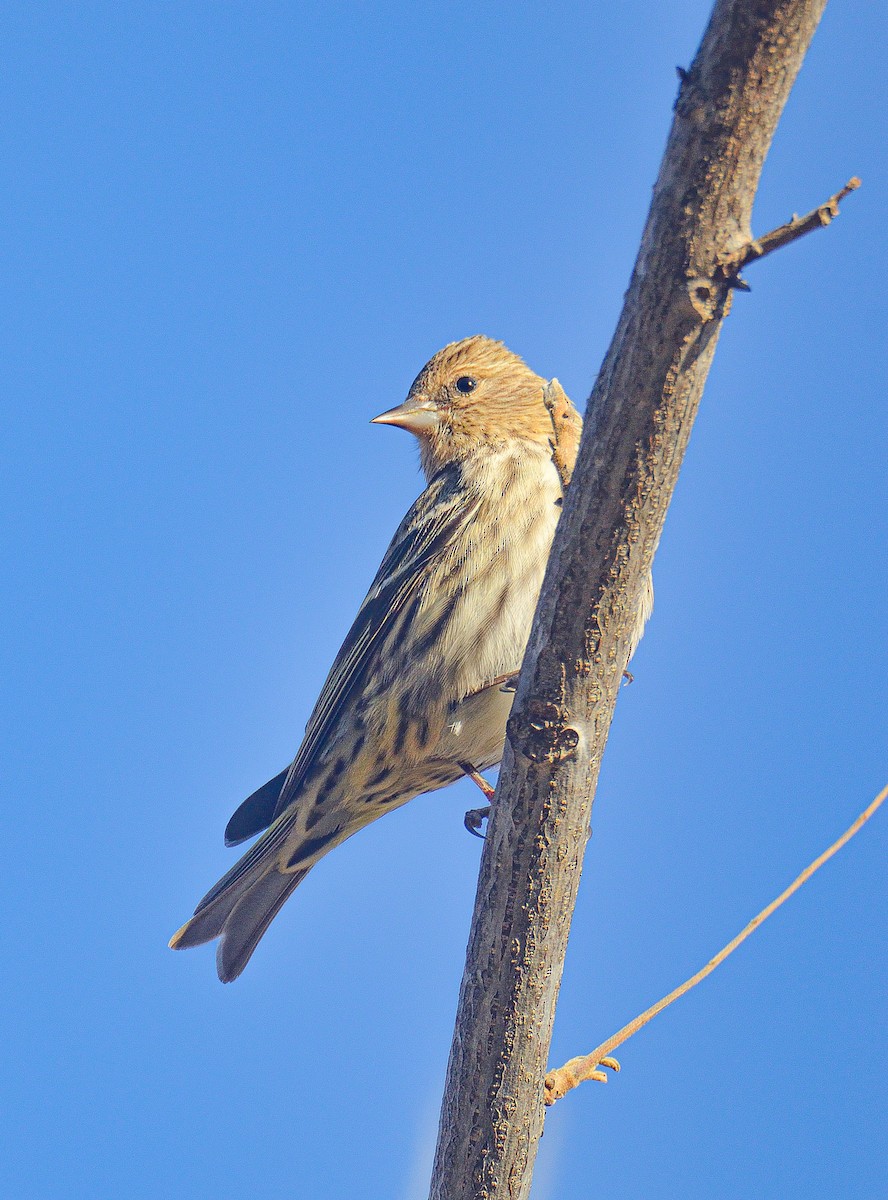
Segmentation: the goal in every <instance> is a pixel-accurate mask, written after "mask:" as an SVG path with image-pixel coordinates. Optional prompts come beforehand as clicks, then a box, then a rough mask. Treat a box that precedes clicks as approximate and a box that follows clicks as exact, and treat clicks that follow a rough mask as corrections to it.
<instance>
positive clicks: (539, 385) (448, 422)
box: [374, 335, 552, 478]
mask: <svg viewBox="0 0 888 1200" xmlns="http://www.w3.org/2000/svg"><path fill="white" fill-rule="evenodd" d="M545 386H546V380H545V379H542V378H540V376H539V375H536V374H535V373H534V372H533V371H531V369H530V368H529V367H528V366H527V365H526V363H525V362H524V361H523V360H522V359H520V358H519V357H518V355H517V354H513V353H512V352H511V350H507V349H506V347H505V346H504V345H503V343H502V342H496V341H494V340H493V339H492V338H488V337H483V336H481V335H478V336H476V337H470V338H464V339H463V340H462V341H461V342H451V344H450V345H449V346H445V347H444V349H443V350H439V351H438V353H437V354H436V355H435V356H434V358H432V359H430V360H429V362H427V363H426V365H425V366H424V367H423V369H422V370H421V371H420V373H419V374H418V375H417V377H416V379H415V380H414V382H413V386H412V387H411V388H410V391H409V392H408V394H407V399H406V400H405V401H404V403H403V404H401V405H399V406H398V407H397V408H392V409H389V411H388V412H384V413H381V414H380V415H379V416H378V417H375V418H374V423H375V424H378V425H397V426H399V428H401V429H407V430H409V431H410V433H413V434H415V435H416V437H417V438H418V439H419V444H420V452H421V456H422V465H423V470H424V471H425V473H426V475H427V476H428V477H429V478H431V476H432V475H434V474H435V472H436V471H438V470H440V468H441V467H442V466H444V465H445V464H447V463H450V462H455V461H459V460H461V459H464V458H466V457H468V456H469V455H471V454H473V453H475V452H476V451H478V450H479V449H484V448H491V449H495V448H497V447H501V446H505V445H507V444H508V443H509V442H511V441H520V440H524V441H530V442H535V443H537V444H539V445H541V446H548V445H549V443H550V440H551V438H552V420H551V417H550V416H549V412H548V410H547V409H546V406H545V404H544V403H543V390H544V388H545Z"/></svg>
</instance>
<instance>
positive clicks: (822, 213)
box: [718, 175, 860, 287]
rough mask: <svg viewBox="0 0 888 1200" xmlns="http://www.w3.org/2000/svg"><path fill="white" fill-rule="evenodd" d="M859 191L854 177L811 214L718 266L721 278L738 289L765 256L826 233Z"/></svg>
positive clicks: (749, 245)
mask: <svg viewBox="0 0 888 1200" xmlns="http://www.w3.org/2000/svg"><path fill="white" fill-rule="evenodd" d="M859 187H860V180H859V179H858V178H857V176H856V175H853V176H852V177H851V178H850V179H849V180H848V182H847V183H846V184H845V186H844V187H843V188H841V189H840V190H839V191H838V192H836V194H835V195H834V196H830V198H829V199H828V200H826V201H824V203H823V204H819V205H818V206H817V208H814V209H812V210H811V212H809V213H806V214H805V215H804V216H803V217H797V216H794V217H793V218H792V220H791V221H787V222H786V224H785V225H778V227H777V228H776V229H772V230H771V232H770V233H766V234H764V235H763V236H762V237H760V238H755V239H754V240H753V241H751V242H747V243H746V245H745V246H743V247H741V249H740V250H739V251H738V252H737V253H735V254H732V255H730V257H728V258H726V259H725V261H724V262H723V263H720V264H719V267H718V273H719V275H721V277H722V278H723V279H725V280H726V281H730V282H733V283H734V286H735V287H736V286H737V284H738V276H739V274H740V272H741V271H742V270H743V268H744V267H746V266H748V265H749V264H750V263H751V262H756V261H757V259H760V258H764V257H765V255H766V254H773V253H774V251H775V250H780V249H781V248H782V247H783V246H788V245H789V244H790V242H794V241H796V240H797V239H798V238H800V237H804V236H805V234H806V233H811V231H812V230H814V229H823V228H824V227H825V226H826V225H829V224H830V223H831V222H832V221H833V220H834V219H835V218H836V217H837V216H838V215H839V204H840V203H841V202H842V201H843V200H844V199H845V197H846V196H850V195H851V193H852V192H855V191H856V190H857V189H858V188H859Z"/></svg>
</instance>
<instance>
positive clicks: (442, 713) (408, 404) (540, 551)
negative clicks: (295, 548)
mask: <svg viewBox="0 0 888 1200" xmlns="http://www.w3.org/2000/svg"><path fill="white" fill-rule="evenodd" d="M547 382H548V381H547V380H545V379H544V378H542V377H541V376H539V375H537V374H536V373H535V372H534V371H532V370H531V369H530V368H529V367H528V366H527V365H526V364H525V362H524V361H523V359H521V358H520V357H519V356H518V355H517V354H514V353H512V351H510V350H508V349H507V348H506V346H505V345H504V344H503V343H502V342H500V341H496V340H494V339H492V338H489V337H486V336H484V335H475V336H472V337H468V338H464V339H462V340H461V341H457V342H452V343H450V344H449V345H447V346H445V347H444V348H443V349H442V350H440V351H438V353H436V354H435V355H434V356H433V357H432V358H431V359H430V360H429V361H428V363H426V365H425V366H424V367H423V369H422V370H421V371H420V373H419V375H417V377H416V379H415V380H414V382H413V384H412V386H411V387H410V389H409V391H408V394H407V398H406V400H405V401H404V402H403V403H402V404H400V405H399V406H397V407H396V408H392V409H389V410H388V411H386V412H383V413H381V414H380V415H379V416H378V417H375V418H374V419H373V420H374V423H375V424H379V425H391V426H395V427H397V428H400V429H404V430H407V431H409V432H410V433H411V434H413V435H414V436H415V437H416V439H417V440H418V442H419V453H420V461H421V465H422V469H423V471H424V474H425V478H426V487H425V489H424V491H423V492H422V493H421V494H420V496H419V497H418V498H417V499H416V501H415V502H414V503H413V505H412V506H411V507H410V509H409V510H408V512H407V514H406V516H405V517H404V519H403V521H402V522H401V524H400V525H399V527H398V529H397V531H396V532H395V535H394V537H393V539H392V542H391V544H390V545H389V548H388V550H387V551H386V553H385V556H384V557H383V560H382V563H381V565H380V567H379V570H378V572H377V574H376V577H375V578H374V580H373V582H372V584H371V586H370V590H369V591H368V593H367V596H366V598H365V599H364V601H363V603H362V604H361V607H360V609H359V610H358V614H357V616H356V618H355V621H354V623H353V625H352V627H351V629H350V630H349V632H348V634H347V636H346V638H345V641H344V643H343V645H342V648H341V649H340V651H339V653H338V655H337V656H336V659H335V661H334V663H333V666H332V668H331V670H330V673H329V675H328V677H327V680H326V682H325V683H324V686H323V688H322V690H321V693H320V696H319V698H318V701H317V703H316V705H315V707H314V710H313V712H312V714H311V717H310V718H309V721H308V724H307V726H306V730H305V735H304V738H303V741H302V744H301V745H300V747H299V750H298V752H297V754H296V757H295V758H294V760H293V762H292V763H291V764H290V766H289V767H288V768H287V769H285V770H284V771H281V772H280V773H279V774H278V775H276V776H275V777H274V778H273V779H271V780H269V782H268V783H266V784H265V785H264V786H263V787H261V788H259V789H258V790H257V791H256V792H254V793H253V794H252V795H251V796H249V797H248V798H247V799H246V800H245V801H244V802H243V804H241V805H240V807H239V808H238V809H237V810H236V812H235V813H234V815H233V816H232V817H231V820H230V821H229V822H228V825H227V827H226V830H225V842H226V845H229V846H235V845H239V844H240V843H242V842H244V841H246V840H247V839H249V838H251V837H254V836H255V835H257V834H260V835H261V836H260V837H259V838H258V840H257V841H256V842H255V843H254V844H253V846H252V847H251V848H250V849H249V850H248V851H247V852H246V853H245V854H244V855H243V857H242V858H241V859H240V860H239V861H238V862H237V863H236V864H235V865H234V866H233V867H232V868H231V870H230V871H228V872H227V874H225V875H224V876H223V877H222V878H221V879H220V880H219V881H218V883H216V885H215V886H214V887H213V888H211V889H210V891H209V892H208V893H207V894H206V895H205V896H204V897H203V899H202V900H201V901H200V903H199V904H198V905H197V908H196V909H195V912H194V915H193V916H192V917H191V919H190V920H189V921H187V922H186V923H185V924H184V925H183V926H182V928H181V929H179V930H178V932H177V933H176V934H175V935H174V936H173V938H172V940H171V941H170V946H171V948H173V949H186V948H188V947H191V946H197V945H200V944H202V943H205V942H209V941H213V940H215V939H219V945H218V947H217V952H216V967H217V972H218V975H219V978H220V979H221V980H222V982H223V983H227V982H230V981H231V980H233V979H235V978H237V976H238V975H240V973H241V972H242V971H243V969H244V967H245V966H246V964H247V962H248V961H249V959H250V957H251V955H252V954H253V951H254V950H255V948H256V946H257V944H258V942H259V940H260V939H261V937H262V936H263V934H264V933H265V932H266V930H267V929H268V927H269V925H270V924H271V922H272V920H273V919H274V917H275V916H276V915H277V913H278V912H279V911H280V909H281V907H282V905H283V904H284V902H285V901H286V900H287V899H288V898H289V896H290V895H291V894H292V892H293V891H294V890H295V888H296V887H297V886H298V885H299V884H300V883H301V882H302V880H303V879H304V878H305V876H306V875H307V874H308V872H309V871H310V870H311V869H312V868H313V867H314V866H315V865H316V864H317V863H318V861H319V860H320V859H321V858H322V857H323V856H324V855H325V854H327V853H329V851H330V850H332V849H333V848H334V847H335V846H337V845H339V844H341V843H342V842H343V841H345V839H346V838H349V837H351V836H352V834H354V833H356V832H357V831H358V830H359V829H361V828H363V827H364V826H365V825H368V824H369V823H370V822H371V821H374V820H376V819H377V818H379V817H381V816H383V815H384V814H386V813H388V812H391V811H392V810H393V809H396V808H398V807H400V806H401V805H403V804H405V803H407V802H408V801H409V800H412V799H413V798H414V797H415V796H418V795H420V794H421V793H424V792H429V791H433V790H436V789H438V788H442V787H445V786H446V785H448V784H450V783H453V782H454V781H455V780H457V779H459V778H461V777H462V776H463V775H465V774H471V775H472V776H473V777H474V778H476V780H477V778H478V773H479V772H481V771H483V770H485V769H487V768H489V767H492V766H495V765H496V764H497V763H498V762H499V761H500V759H501V758H502V753H503V747H504V743H505V735H506V721H507V719H508V716H509V711H510V709H511V706H512V701H513V698H514V683H513V681H514V679H515V677H516V676H517V674H518V671H519V670H520V667H521V660H522V657H523V654H524V650H525V646H526V644H527V640H528V637H529V635H530V627H531V622H532V620H533V614H534V610H535V608H536V603H537V599H538V596H539V592H540V588H541V586H542V581H543V574H544V571H545V568H546V562H547V559H548V556H549V551H550V548H551V544H552V539H553V536H554V533H555V529H556V526H557V524H558V519H559V516H560V513H561V508H562V501H563V482H564V466H565V462H566V463H567V466H568V468H569V467H572V465H573V461H574V459H575V458H576V452H577V447H578V445H579V433H580V430H581V427H582V421H581V418H580V416H579V413H578V412H577V411H576V409H575V408H574V407H573V405H572V404H571V403H570V401H569V400H568V399H567V397H566V396H565V395H564V392H563V391H562V390H561V389H560V385H557V381H554V380H553V381H552V384H553V385H555V386H556V387H557V388H558V392H559V394H560V396H561V397H562V398H563V401H562V403H561V405H560V406H559V413H558V416H559V419H560V420H561V421H562V428H561V429H556V428H555V424H554V422H555V410H554V409H553V408H552V407H551V405H550V406H549V407H547V405H546V403H545V396H546V394H547V393H546V388H547ZM650 604H651V598H650V594H648V595H646V598H645V602H644V604H643V605H642V610H643V611H642V612H640V614H639V617H638V621H637V623H636V625H637V627H636V628H635V630H634V633H633V647H632V648H633V649H634V645H635V644H637V641H638V639H639V638H640V636H641V631H642V630H643V628H644V622H645V620H646V619H647V615H648V613H649V609H650ZM630 657H631V654H630Z"/></svg>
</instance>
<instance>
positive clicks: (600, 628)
mask: <svg viewBox="0 0 888 1200" xmlns="http://www.w3.org/2000/svg"><path fill="white" fill-rule="evenodd" d="M825 3H826V0H783V2H778V0H719V2H718V3H717V4H716V6H715V9H714V11H713V14H712V17H711V20H710V23H709V26H708V28H707V30H706V33H705V35H704V38H703V42H702V44H701V46H700V49H699V51H698V53H697V56H696V58H695V60H694V62H693V65H692V66H691V68H690V70H689V71H688V72H687V73H686V74H683V78H682V81H681V87H680V89H679V95H678V99H677V101H676V104H675V119H674V122H673V125H672V130H671V133H670V136H669V141H668V144H667V147H666V152H665V155H664V158H663V162H662V165H661V168H660V174H659V178H658V180H657V184H656V187H655V189H654V195H653V201H652V204H651V209H650V213H649V215H648V220H647V224H646V226H645V230H644V235H643V238H642V243H641V248H640V250H639V254H638V258H637V261H636V264H635V268H634V271H633V274H632V280H631V283H630V287H629V290H628V292H627V294H626V300H625V304H624V307H623V311H622V314H621V316H620V320H619V324H618V326H617V330H616V333H615V335H614V339H613V342H612V343H611V346H610V349H609V350H608V353H607V356H606V358H605V360H604V363H603V365H602V367H601V371H600V373H599V376H598V380H597V382H596V384H595V388H594V390H593V392H592V395H591V397H590V400H589V405H588V411H587V415H586V423H585V428H584V431H583V437H582V443H581V448H580V455H579V459H578V462H577V466H576V470H575V472H574V476H573V480H572V483H571V486H570V489H569V491H568V494H567V498H566V500H565V510H564V514H563V516H562V520H561V523H560V525H559V528H558V532H557V535H556V539H555V544H554V546H553V550H552V555H551V558H550V562H549V567H548V571H547V574H546V579H545V582H544V584H543V590H542V595H541V598H540V604H539V608H538V610H537V614H536V619H535V622H534V627H533V632H532V634H531V638H530V643H529V645H528V650H527V654H526V657H525V662H524V667H523V669H522V673H521V681H520V684H519V687H518V692H517V695H516V698H515V705H514V708H513V712H512V717H511V719H510V722H509V735H508V743H507V746H506V754H505V757H504V760H503V767H502V772H501V775H500V783H499V787H498V791H497V798H496V801H495V803H494V811H493V814H492V817H491V821H490V827H489V830H488V834H487V841H486V844H485V848H484V854H483V858H482V862H481V874H480V879H479V883H478V893H477V898H476V902H475V913H474V917H473V921H472V929H471V935H470V940H469V947H468V952H467V961H466V968H465V974H464V976H463V981H462V988H461V991H460V998H459V1011H458V1014H457V1021H456V1030H455V1032H454V1038H453V1045H452V1048H451V1053H450V1062H449V1065H448V1071H447V1083H446V1089H445V1095H444V1101H443V1106H442V1111H441V1124H440V1130H439V1139H438V1148H437V1154H436V1159H435V1167H434V1175H433V1180H432V1189H431V1197H432V1200H470V1198H472V1200H476V1198H481V1197H493V1196H497V1197H509V1198H510V1200H526V1197H527V1196H528V1193H529V1191H530V1182H531V1176H532V1172H533V1162H534V1158H535V1155H536V1147H537V1142H538V1140H539V1137H540V1134H541V1132H542V1126H543V1113H544V1107H543V1096H544V1089H543V1079H544V1075H545V1071H546V1061H547V1057H548V1052H549V1042H550V1038H551V1031H552V1021H553V1017H554V1011H555V1001H556V997H557V994H558V988H559V984H560V981H561V972H562V966H563V962H564V953H565V948H566V944H567V936H568V932H569V928H570V920H571V915H572V913H573V908H574V903H575V900H576V894H577V887H578V884H579V877H580V870H581V867H582V861H583V852H584V850H585V845H586V837H587V830H588V828H589V820H590V815H591V808H592V799H593V796H594V791H595V786H596V782H597V779H598V771H599V765H600V763H601V755H602V752H603V750H604V745H605V742H606V740H607V735H608V731H609V728H610V723H611V718H612V716H613V711H614V706H615V704H616V698H617V692H618V689H619V685H620V678H621V673H622V671H623V668H624V666H625V664H626V660H627V653H628V640H629V636H630V632H631V629H632V624H633V619H634V616H633V614H634V612H635V610H636V607H637V604H638V601H639V598H640V595H641V589H642V587H643V584H644V580H645V578H646V575H647V572H648V570H649V568H650V565H651V561H652V559H653V556H654V552H655V550H656V548H657V543H658V541H659V538H660V534H661V531H662V528H663V521H664V518H665V515H666V509H667V507H668V505H669V501H670V499H671V497H672V492H673V489H674V487H675V482H676V478H677V476H678V471H679V467H680V465H681V461H682V457H683V455H684V451H685V447H686V446H687V442H688V437H689V435H690V431H691V426H692V424H693V420H694V416H695V414H696V411H697V407H698V404H699V400H700V396H701V393H702V391H703V385H704V382H705V379H706V375H707V372H708V370H709V366H710V363H711V361H712V356H713V353H714V351H715V345H716V340H717V338H718V334H719V330H720V328H721V323H722V321H723V319H724V317H725V316H726V315H727V312H728V309H729V307H730V300H731V294H732V293H731V279H730V271H727V272H726V271H725V270H724V269H723V267H724V266H725V264H729V263H731V262H735V261H739V260H740V258H742V255H741V251H742V249H743V247H744V245H745V244H746V243H748V242H749V241H750V240H751V239H752V231H751V228H750V217H751V211H752V203H753V199H754V197H755V192H756V188H757V186H758V181H759V175H760V172H761V168H762V164H763V162H764V159H765V155H766V153H767V151H768V147H769V146H770V143H771V139H772V137H773V134H774V131H775V129H776V127H777V122H778V120H779V117H780V113H781V111H782V109H783V105H784V103H785V101H786V98H787V96H788V95H789V91H790V88H791V87H792V84H793V81H794V79H795V76H796V74H797V73H798V70H799V67H800V66H801V63H802V60H803V58H804V55H805V51H806V50H807V47H808V45H809V43H810V41H811V38H812V36H813V34H814V31H815V28H816V26H817V22H818V20H819V19H820V16H821V13H822V11H823V8H824V7H825ZM726 275H727V278H726Z"/></svg>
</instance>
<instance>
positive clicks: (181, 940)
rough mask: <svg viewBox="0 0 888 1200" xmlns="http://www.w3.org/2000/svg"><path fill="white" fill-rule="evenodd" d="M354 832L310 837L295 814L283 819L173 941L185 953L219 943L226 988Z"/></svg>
mask: <svg viewBox="0 0 888 1200" xmlns="http://www.w3.org/2000/svg"><path fill="white" fill-rule="evenodd" d="M349 832H352V831H351V830H348V831H347V830H346V827H345V826H344V825H342V824H329V823H327V822H323V823H322V827H321V830H320V831H313V833H312V835H311V836H309V835H308V833H307V831H306V830H305V828H304V826H303V824H302V822H301V821H300V820H299V819H298V816H297V814H296V813H286V814H282V815H281V817H279V818H278V820H277V821H275V822H274V824H273V825H272V826H271V828H270V829H269V830H268V831H267V832H266V833H265V834H264V835H263V836H262V837H261V838H260V839H259V841H258V842H256V844H255V845H254V846H253V847H252V849H250V850H249V851H248V852H247V853H246V854H245V855H244V856H243V858H242V859H241V860H240V861H239V862H237V863H235V865H234V866H233V867H232V868H231V870H230V871H229V872H228V873H227V875H224V876H223V877H222V878H221V879H220V880H219V882H218V883H217V884H216V885H215V887H213V888H211V889H210V891H209V892H207V894H206V896H204V898H203V899H202V900H201V902H200V903H199V904H198V906H197V908H196V909H195V910H194V916H193V917H192V918H191V920H190V921H186V923H185V924H184V925H183V926H182V928H181V929H180V930H178V931H177V932H176V933H175V934H174V935H173V937H172V939H171V940H170V948H171V949H173V950H187V949H189V948H190V947H191V946H201V945H203V943H204V942H211V941H213V940H214V939H215V938H221V941H220V942H219V947H218V949H217V951H216V969H217V971H218V973H219V978H220V979H221V980H222V982H223V983H230V982H231V980H232V979H237V977H238V975H240V973H241V971H243V969H244V967H245V966H246V965H247V963H248V962H249V961H250V956H251V955H252V953H253V951H254V950H255V949H256V946H257V945H258V944H259V940H260V938H261V937H262V935H263V934H264V933H265V931H266V929H268V926H269V925H270V924H271V922H272V921H273V920H274V918H275V917H276V916H277V914H278V912H280V909H281V906H282V905H283V903H284V901H285V900H286V899H287V897H288V896H289V895H290V894H291V893H292V892H293V891H294V890H295V889H296V888H297V887H298V886H299V884H300V883H301V882H302V880H303V879H304V878H305V876H306V875H307V874H308V872H309V871H310V870H311V868H312V867H313V866H314V865H315V863H316V862H317V861H318V859H320V858H322V857H323V856H324V855H325V854H326V853H327V852H328V851H329V850H332V849H333V847H334V846H335V845H337V844H338V843H339V842H341V841H343V840H344V839H345V838H346V837H347V836H348V834H349Z"/></svg>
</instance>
